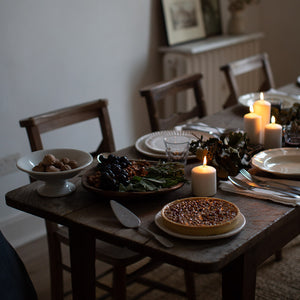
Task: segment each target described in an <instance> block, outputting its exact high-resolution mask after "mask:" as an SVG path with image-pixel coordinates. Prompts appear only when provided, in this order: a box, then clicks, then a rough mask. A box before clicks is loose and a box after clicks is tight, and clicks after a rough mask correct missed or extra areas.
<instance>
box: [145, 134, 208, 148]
mask: <svg viewBox="0 0 300 300" xmlns="http://www.w3.org/2000/svg"><path fill="white" fill-rule="evenodd" d="M173 135H179V136H185V137H187V138H188V139H189V140H190V142H191V141H192V140H197V138H196V137H195V135H197V136H199V132H194V131H189V130H183V131H178V130H162V131H155V132H152V133H151V134H150V135H149V136H148V137H147V138H146V139H145V145H146V147H148V148H149V150H150V151H153V152H158V153H162V154H164V153H165V151H166V150H165V144H164V138H165V137H168V136H173ZM201 135H202V136H203V139H204V140H207V139H209V138H210V137H213V136H212V135H211V134H209V133H207V132H203V133H201Z"/></svg>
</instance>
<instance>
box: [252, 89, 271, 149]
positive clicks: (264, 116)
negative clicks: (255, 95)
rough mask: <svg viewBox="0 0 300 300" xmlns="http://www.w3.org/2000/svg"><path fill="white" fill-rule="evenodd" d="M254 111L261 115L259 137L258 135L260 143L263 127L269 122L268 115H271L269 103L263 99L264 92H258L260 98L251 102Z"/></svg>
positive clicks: (263, 135) (262, 139)
mask: <svg viewBox="0 0 300 300" xmlns="http://www.w3.org/2000/svg"><path fill="white" fill-rule="evenodd" d="M253 108H254V113H256V114H257V115H259V116H261V128H262V130H261V137H260V143H261V144H263V143H264V137H265V133H264V128H265V126H266V125H267V124H269V123H270V117H271V103H270V102H268V101H266V100H264V94H263V93H260V100H257V101H255V102H254V104H253Z"/></svg>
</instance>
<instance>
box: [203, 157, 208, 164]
mask: <svg viewBox="0 0 300 300" xmlns="http://www.w3.org/2000/svg"><path fill="white" fill-rule="evenodd" d="M206 163H207V162H206V156H204V158H203V166H204V167H205V166H206Z"/></svg>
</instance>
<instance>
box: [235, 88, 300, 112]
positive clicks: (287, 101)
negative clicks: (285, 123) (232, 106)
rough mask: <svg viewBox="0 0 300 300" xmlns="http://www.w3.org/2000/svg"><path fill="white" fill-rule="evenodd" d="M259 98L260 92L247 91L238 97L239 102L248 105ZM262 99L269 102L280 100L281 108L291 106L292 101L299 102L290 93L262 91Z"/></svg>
mask: <svg viewBox="0 0 300 300" xmlns="http://www.w3.org/2000/svg"><path fill="white" fill-rule="evenodd" d="M259 99H260V93H249V94H245V95H242V96H240V97H239V100H238V101H239V103H240V104H242V105H244V106H247V107H250V106H251V105H252V104H253V103H254V102H255V101H256V100H259ZM264 99H265V100H267V101H269V102H270V103H271V104H272V102H276V103H277V102H278V101H281V108H282V109H289V108H291V107H292V106H293V104H294V103H297V102H298V103H300V101H299V99H298V98H296V97H293V96H291V95H284V94H280V93H278V94H277V93H268V92H266V93H264Z"/></svg>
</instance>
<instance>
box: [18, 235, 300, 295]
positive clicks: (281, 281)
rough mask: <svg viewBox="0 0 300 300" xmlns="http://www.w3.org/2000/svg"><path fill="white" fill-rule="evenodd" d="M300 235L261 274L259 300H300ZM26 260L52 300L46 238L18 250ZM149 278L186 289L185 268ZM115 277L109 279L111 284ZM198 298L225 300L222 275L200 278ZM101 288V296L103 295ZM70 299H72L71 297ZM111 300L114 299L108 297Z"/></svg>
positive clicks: (134, 291)
mask: <svg viewBox="0 0 300 300" xmlns="http://www.w3.org/2000/svg"><path fill="white" fill-rule="evenodd" d="M299 249H300V235H299V236H298V237H297V238H295V239H294V240H293V241H292V242H290V243H289V244H288V245H286V246H285V247H284V250H283V259H282V260H281V261H275V260H274V257H270V258H269V259H268V260H267V261H266V262H265V263H264V264H263V265H261V266H260V267H259V269H258V272H257V281H256V297H255V299H256V300H268V299H284V300H300V286H299V282H300V250H299ZM16 250H17V252H18V254H19V255H20V257H21V259H22V260H23V262H24V264H25V266H26V268H27V271H28V273H29V275H30V278H31V280H32V282H33V284H34V286H35V289H36V291H37V294H38V297H39V299H41V300H50V280H49V263H48V249H47V240H46V238H41V239H38V240H36V241H33V242H31V243H29V244H27V245H25V246H23V247H21V248H18V249H16ZM63 252H64V257H65V258H66V257H68V255H67V254H68V251H67V249H66V248H65V249H63ZM96 267H100V268H104V267H106V266H105V265H104V264H99V263H97V265H96ZM147 277H149V278H151V279H155V280H159V281H160V282H167V283H168V284H171V285H172V286H173V287H177V288H180V289H181V290H183V291H184V290H185V286H184V280H183V278H184V277H183V272H182V270H181V269H179V268H176V267H173V266H169V265H163V266H162V267H160V268H159V269H156V270H154V271H153V272H151V273H150V274H149V275H148V276H147ZM110 280H111V278H109V277H107V278H106V281H107V282H109V281H110ZM65 287H66V288H67V289H70V276H69V275H68V276H65ZM144 290H145V287H144V286H141V285H140V284H138V283H134V284H133V285H131V286H130V287H128V288H127V294H128V299H130V300H132V299H135V297H136V295H138V294H139V293H141V292H143V291H144ZM196 293H197V299H205V300H219V299H221V276H220V274H203V275H197V276H196ZM102 294H103V293H101V292H100V291H99V290H98V289H97V296H101V295H102ZM65 299H66V300H71V299H72V297H71V296H68V297H66V298H65ZM108 299H110V298H108ZM140 299H141V300H153V299H160V300H161V299H164V300H183V299H185V298H184V297H181V296H175V295H172V294H168V293H164V292H161V291H157V290H155V291H152V292H151V293H148V294H146V295H145V296H143V297H142V298H140Z"/></svg>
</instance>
